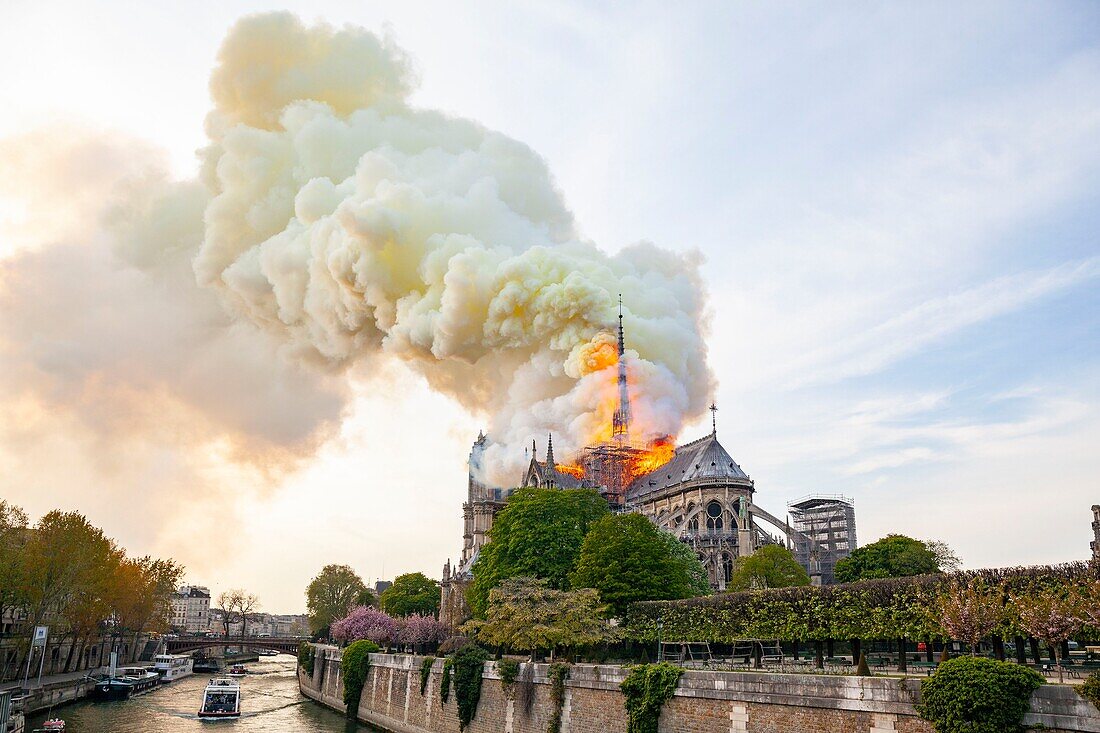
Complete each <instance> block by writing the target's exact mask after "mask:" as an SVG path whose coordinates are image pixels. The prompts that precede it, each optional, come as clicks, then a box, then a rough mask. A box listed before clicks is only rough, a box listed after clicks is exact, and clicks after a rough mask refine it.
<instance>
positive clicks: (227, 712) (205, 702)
mask: <svg viewBox="0 0 1100 733" xmlns="http://www.w3.org/2000/svg"><path fill="white" fill-rule="evenodd" d="M240 714H241V686H240V685H239V684H238V683H237V681H236V680H231V679H227V678H225V677H215V678H214V679H212V680H210V684H208V685H207V686H206V689H205V690H204V691H203V693H202V707H201V708H199V717H200V718H237V717H240Z"/></svg>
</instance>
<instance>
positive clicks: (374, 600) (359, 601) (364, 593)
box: [355, 588, 378, 608]
mask: <svg viewBox="0 0 1100 733" xmlns="http://www.w3.org/2000/svg"><path fill="white" fill-rule="evenodd" d="M355 605H356V606H373V607H374V608H378V596H376V595H374V591H372V590H371V589H370V588H363V590H361V591H359V595H358V596H356V598H355Z"/></svg>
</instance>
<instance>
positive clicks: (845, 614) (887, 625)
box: [624, 563, 1100, 642]
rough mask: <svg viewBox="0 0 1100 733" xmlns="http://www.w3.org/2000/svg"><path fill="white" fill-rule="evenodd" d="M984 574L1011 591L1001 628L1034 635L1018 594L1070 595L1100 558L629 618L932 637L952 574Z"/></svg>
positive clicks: (758, 633)
mask: <svg viewBox="0 0 1100 733" xmlns="http://www.w3.org/2000/svg"><path fill="white" fill-rule="evenodd" d="M975 578H978V579H980V580H982V581H983V582H984V583H985V584H986V585H987V586H989V587H991V588H998V589H1000V590H1001V592H1002V593H1003V596H1004V603H1005V613H1004V616H1003V620H1002V621H1001V623H1000V626H999V628H998V630H997V633H998V634H999V635H1000V636H1002V637H1005V638H1010V637H1012V636H1017V635H1019V636H1027V634H1026V633H1025V632H1024V631H1023V630H1022V629H1021V628H1020V625H1019V619H1018V616H1017V614H1016V613H1015V609H1014V608H1013V607H1012V605H1011V600H1010V597H1011V595H1024V594H1035V593H1068V592H1069V590H1070V589H1072V588H1074V587H1077V586H1081V585H1083V584H1085V583H1088V582H1091V581H1093V580H1096V579H1100V564H1087V563H1067V564H1064V565H1053V566H1037V567H1026V568H1000V569H994V570H975V571H965V572H959V573H951V574H943V575H921V576H915V577H910V578H885V579H881V580H864V581H860V582H858V583H848V584H843V585H831V586H824V587H820V588H817V587H800V588H781V589H776V590H769V591H746V592H742V593H722V594H718V595H713V596H705V597H702V598H692V599H689V600H684V601H645V602H641V603H635V604H632V605H631V607H630V609H629V610H628V612H627V615H626V619H625V621H624V628H625V630H626V634H627V636H628V637H630V638H633V639H637V640H641V641H653V640H655V639H656V638H657V634H658V629H657V624H658V621H660V622H661V624H662V625H663V627H662V631H661V635H662V637H663V638H664V639H675V640H677V641H708V642H732V641H735V640H737V639H746V638H756V639H783V640H824V639H900V638H907V639H925V638H938V639H943V638H947V637H948V634H946V633H945V632H944V630H943V629H942V628H941V626H940V624H939V623H938V621H937V617H936V613H935V612H934V611H933V608H934V602H935V600H936V598H937V597H938V596H939V594H940V593H942V592H943V590H944V589H945V587H946V586H947V584H948V583H949V582H951V581H952V580H959V581H962V582H964V583H965V582H969V581H970V580H972V579H975Z"/></svg>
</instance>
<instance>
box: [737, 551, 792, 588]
mask: <svg viewBox="0 0 1100 733" xmlns="http://www.w3.org/2000/svg"><path fill="white" fill-rule="evenodd" d="M809 584H810V576H809V575H807V574H806V570H805V569H804V568H803V567H802V566H801V565H799V564H798V561H797V560H795V559H794V555H792V554H791V551H790V550H788V549H787V548H786V547H781V546H779V545H764V546H763V547H761V548H760V549H759V550H757V551H756V552H754V553H752V554H751V555H749V556H748V557H739V558H737V564H736V565H735V566H734V569H733V577H732V578H730V582H729V584H728V585H727V586H726V588H727V589H728V590H765V589H767V588H790V587H791V586H797V585H809Z"/></svg>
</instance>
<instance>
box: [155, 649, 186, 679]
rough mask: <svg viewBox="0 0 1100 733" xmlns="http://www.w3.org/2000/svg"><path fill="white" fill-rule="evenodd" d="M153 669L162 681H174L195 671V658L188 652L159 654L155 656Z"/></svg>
mask: <svg viewBox="0 0 1100 733" xmlns="http://www.w3.org/2000/svg"><path fill="white" fill-rule="evenodd" d="M153 669H155V670H156V671H157V673H159V674H160V681H161V682H174V681H175V680H178V679H180V678H182V677H187V676H188V675H190V674H192V673H193V672H194V669H195V660H194V659H192V658H191V656H190V655H188V654H158V655H157V656H155V657H153Z"/></svg>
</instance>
